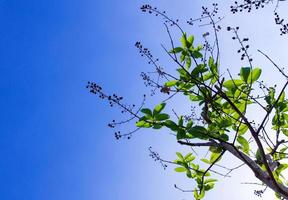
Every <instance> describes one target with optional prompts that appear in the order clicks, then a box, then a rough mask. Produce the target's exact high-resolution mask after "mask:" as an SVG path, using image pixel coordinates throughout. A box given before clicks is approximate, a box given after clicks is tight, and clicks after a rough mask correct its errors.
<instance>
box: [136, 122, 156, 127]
mask: <svg viewBox="0 0 288 200" xmlns="http://www.w3.org/2000/svg"><path fill="white" fill-rule="evenodd" d="M136 126H137V127H141V128H150V127H152V124H151V123H149V122H145V121H138V122H136Z"/></svg>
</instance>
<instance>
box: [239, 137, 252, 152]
mask: <svg viewBox="0 0 288 200" xmlns="http://www.w3.org/2000/svg"><path fill="white" fill-rule="evenodd" d="M237 142H239V144H241V147H242V150H243V152H244V153H246V154H248V155H249V150H250V147H249V143H248V141H247V140H246V139H245V138H244V137H242V136H241V135H239V136H238V137H237Z"/></svg>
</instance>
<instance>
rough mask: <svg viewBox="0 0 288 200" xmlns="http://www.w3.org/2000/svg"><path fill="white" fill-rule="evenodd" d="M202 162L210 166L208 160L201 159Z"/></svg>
mask: <svg viewBox="0 0 288 200" xmlns="http://www.w3.org/2000/svg"><path fill="white" fill-rule="evenodd" d="M200 160H201V161H202V162H204V163H206V164H209V165H210V164H211V162H210V161H209V160H208V159H206V158H202V159H200Z"/></svg>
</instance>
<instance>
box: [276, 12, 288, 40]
mask: <svg viewBox="0 0 288 200" xmlns="http://www.w3.org/2000/svg"><path fill="white" fill-rule="evenodd" d="M274 14H275V23H276V24H277V25H280V26H281V28H280V32H281V33H280V35H285V34H287V33H288V23H286V24H285V23H284V19H281V18H280V17H279V14H278V13H277V12H275V13H274Z"/></svg>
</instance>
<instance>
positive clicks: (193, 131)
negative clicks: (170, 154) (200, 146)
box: [188, 126, 209, 139]
mask: <svg viewBox="0 0 288 200" xmlns="http://www.w3.org/2000/svg"><path fill="white" fill-rule="evenodd" d="M188 132H189V134H190V135H191V136H192V138H199V139H208V138H209V136H208V135H207V130H206V128H204V127H203V126H194V127H192V128H190V130H189V131H188Z"/></svg>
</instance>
